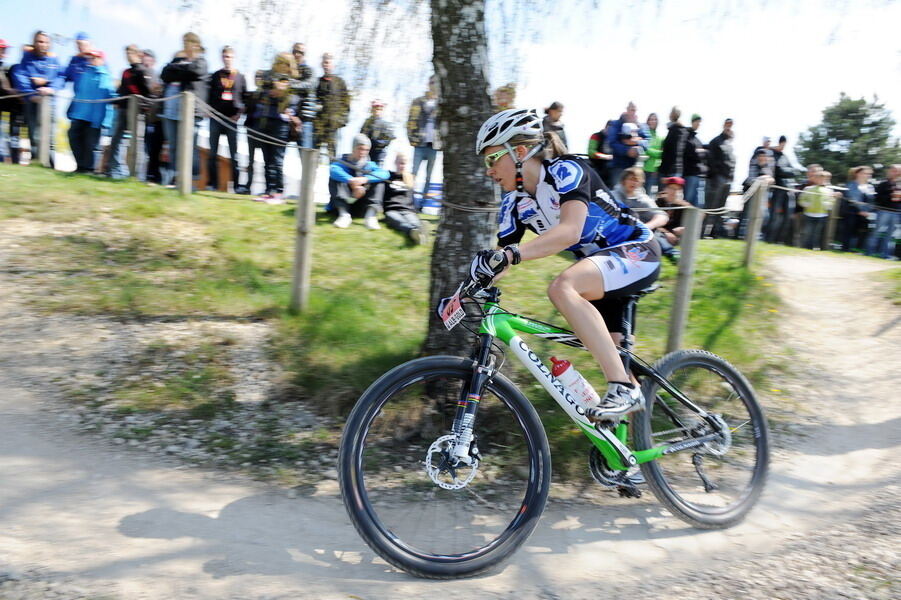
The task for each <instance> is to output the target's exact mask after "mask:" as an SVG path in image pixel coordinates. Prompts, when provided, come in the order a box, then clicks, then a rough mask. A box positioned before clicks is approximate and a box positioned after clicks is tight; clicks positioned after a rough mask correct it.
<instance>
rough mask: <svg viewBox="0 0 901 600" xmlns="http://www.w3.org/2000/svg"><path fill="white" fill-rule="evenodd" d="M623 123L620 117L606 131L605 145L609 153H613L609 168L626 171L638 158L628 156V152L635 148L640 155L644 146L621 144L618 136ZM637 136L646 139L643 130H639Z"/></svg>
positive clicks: (623, 120)
mask: <svg viewBox="0 0 901 600" xmlns="http://www.w3.org/2000/svg"><path fill="white" fill-rule="evenodd" d="M625 122H626V121H625V119H624V118H623V117H620V118H619V119H617V120H616V121H614V122H613V124H612V125H611V126H610V127H609V128H608V129H607V143H608V144H609V145H610V151H611V152H612V153H613V160H612V161H611V162H610V166H611V167H613V168H614V169H628V168H629V167H632V166H634V165H635V162H636V161H637V160H638V157H636V156H629V150H631V149H632V148H637V149H638V151H639V153H640V152H641V150H642V149H643V148H644V146H642V147H639V146H630V145H628V144H624V143H623V141H622V139H621V138H620V134H621V133H622V131H623V123H625ZM638 134H639V135H640V136H641V137H642V138H645V139H646V138H647V136H646V135H645V132H644V130H642V129H640V128H639V131H638Z"/></svg>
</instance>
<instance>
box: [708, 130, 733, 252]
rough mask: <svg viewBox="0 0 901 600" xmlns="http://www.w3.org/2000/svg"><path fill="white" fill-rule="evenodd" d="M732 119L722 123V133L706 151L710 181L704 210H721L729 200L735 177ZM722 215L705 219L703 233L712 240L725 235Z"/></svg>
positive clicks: (711, 142) (709, 215) (709, 216)
mask: <svg viewBox="0 0 901 600" xmlns="http://www.w3.org/2000/svg"><path fill="white" fill-rule="evenodd" d="M733 136H734V134H733V133H732V119H726V120H725V121H724V122H723V131H722V133H720V134H719V135H718V136H716V137H715V138H713V139H712V140H710V144H709V147H708V148H709V149H708V162H707V166H708V169H709V170H708V174H709V176H710V181H708V183H707V194H706V198H705V201H704V207H705V208H711V209H714V208H722V207H723V206H725V205H726V200H727V199H728V198H729V188H730V187H731V185H732V177H733V176H734V175H735V151H734V150H733V148H732V138H733ZM722 223H723V217H722V215H711V214H708V215H707V216H706V217H705V222H704V228H703V231H704V232H709V233H707V235H709V237H712V238H717V237H720V236H721V235H723V234H724V233H725V231H724V230H723V227H722Z"/></svg>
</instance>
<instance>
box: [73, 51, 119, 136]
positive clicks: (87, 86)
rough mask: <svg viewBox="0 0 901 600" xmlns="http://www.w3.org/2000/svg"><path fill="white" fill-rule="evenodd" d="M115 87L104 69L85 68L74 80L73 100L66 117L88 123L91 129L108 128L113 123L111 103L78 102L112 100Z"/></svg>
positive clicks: (91, 66) (114, 94)
mask: <svg viewBox="0 0 901 600" xmlns="http://www.w3.org/2000/svg"><path fill="white" fill-rule="evenodd" d="M115 96H116V87H115V86H114V85H113V78H112V77H111V76H110V74H109V71H107V70H106V67H95V66H93V65H89V66H87V67H85V70H84V71H83V72H82V74H81V76H80V77H77V78H76V79H75V98H73V99H72V104H70V105H69V111H68V112H67V113H66V116H67V117H69V119H70V120H74V119H78V120H79V121H88V122H89V123H90V124H91V127H97V128H100V127H110V126H111V125H112V122H113V105H112V103H111V102H78V101H79V100H101V99H105V98H114V97H115Z"/></svg>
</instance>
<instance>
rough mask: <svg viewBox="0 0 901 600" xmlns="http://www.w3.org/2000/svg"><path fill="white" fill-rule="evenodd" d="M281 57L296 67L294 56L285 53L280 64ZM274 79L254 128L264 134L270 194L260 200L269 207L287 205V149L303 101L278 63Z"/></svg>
mask: <svg viewBox="0 0 901 600" xmlns="http://www.w3.org/2000/svg"><path fill="white" fill-rule="evenodd" d="M280 58H281V59H285V58H287V59H290V61H291V65H292V66H293V63H294V58H293V57H292V56H291V55H290V54H288V53H282V54H281V55H279V56H277V57H276V62H278V61H279V60H280ZM272 78H273V81H272V86H271V87H270V88H269V89H268V90H267V89H265V88H264V90H263V91H262V93H260V94H259V97H258V100H257V108H256V111H257V113H256V118H255V125H254V129H256V130H257V131H259V132H260V133H262V134H263V136H261V139H260V140H259V142H260V149H261V150H262V151H263V163H264V164H265V169H266V191H265V192H264V193H263V194H262V195H260V196H258V197H257V198H256V200H257V201H260V202H266V203H267V204H284V203H285V200H284V199H283V198H282V192H283V191H284V170H283V167H284V161H285V147H286V146H287V145H288V139H289V136H290V134H291V124H292V123H294V124H297V122H298V121H297V110H298V104H299V102H300V99H299V98H298V97H297V96H295V95H294V94H293V93H292V92H291V89H290V86H289V82H290V80H291V76H290V75H289V74H288V73H284V72H279V70H278V64H275V65H273V72H272ZM273 138H275V139H273ZM275 140H278V141H275Z"/></svg>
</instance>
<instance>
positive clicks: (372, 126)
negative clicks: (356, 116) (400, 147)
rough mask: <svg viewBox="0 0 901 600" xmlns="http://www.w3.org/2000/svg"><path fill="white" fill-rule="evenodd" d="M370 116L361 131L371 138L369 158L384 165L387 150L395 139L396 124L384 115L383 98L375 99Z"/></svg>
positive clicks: (379, 164)
mask: <svg viewBox="0 0 901 600" xmlns="http://www.w3.org/2000/svg"><path fill="white" fill-rule="evenodd" d="M370 110H371V113H370V115H369V118H368V119H366V121H365V122H364V123H363V127H362V128H361V129H360V133H362V134H363V135H365V136H366V137H368V138H369V141H370V142H371V143H372V147H371V148H370V149H369V159H370V160H371V161H372V162H374V163H375V164H377V165H378V166H380V167H381V166H382V161H383V160H384V159H385V150H386V149H387V148H388V144H390V143H391V141H392V140H393V139H394V125H392V124H391V123H389V122H388V121H386V120H385V119H384V118H383V117H382V113H384V112H385V103H384V102H382V101H381V100H373V101H372V105H371V108H370Z"/></svg>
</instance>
